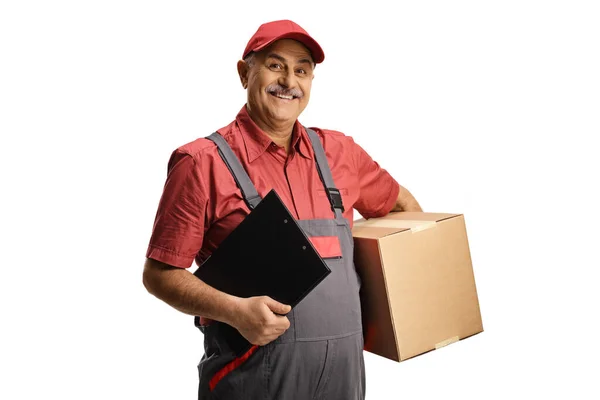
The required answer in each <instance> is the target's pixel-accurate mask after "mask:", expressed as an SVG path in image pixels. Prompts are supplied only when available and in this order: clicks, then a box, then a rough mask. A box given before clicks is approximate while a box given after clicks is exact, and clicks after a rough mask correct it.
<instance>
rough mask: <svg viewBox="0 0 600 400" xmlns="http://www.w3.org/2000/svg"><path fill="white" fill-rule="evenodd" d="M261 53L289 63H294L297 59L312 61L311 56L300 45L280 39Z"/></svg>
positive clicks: (304, 47)
mask: <svg viewBox="0 0 600 400" xmlns="http://www.w3.org/2000/svg"><path fill="white" fill-rule="evenodd" d="M263 53H264V55H265V57H266V56H268V55H269V54H271V53H276V54H277V55H279V56H281V57H284V58H286V59H288V60H289V61H295V60H299V59H306V58H308V59H309V60H311V61H312V55H311V54H310V51H309V50H308V49H307V48H306V46H304V45H303V44H302V43H300V42H298V41H296V40H292V39H280V40H277V41H275V42H273V43H272V44H271V45H269V46H268V47H266V48H265V49H263Z"/></svg>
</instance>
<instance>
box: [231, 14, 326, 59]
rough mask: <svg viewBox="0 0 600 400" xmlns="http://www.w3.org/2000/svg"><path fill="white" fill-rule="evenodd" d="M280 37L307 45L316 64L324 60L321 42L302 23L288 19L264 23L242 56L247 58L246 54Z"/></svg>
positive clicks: (258, 49) (262, 47)
mask: <svg viewBox="0 0 600 400" xmlns="http://www.w3.org/2000/svg"><path fill="white" fill-rule="evenodd" d="M279 39H294V40H297V41H299V42H300V43H302V44H303V45H305V46H306V48H308V50H309V51H310V53H311V55H312V58H313V61H314V62H315V64H318V63H320V62H323V60H324V59H325V54H324V53H323V49H321V46H319V43H317V42H316V41H315V39H313V38H312V37H310V35H309V34H308V32H306V31H305V30H304V29H302V27H301V26H300V25H298V24H296V23H295V22H293V21H290V20H287V19H286V20H281V21H272V22H267V23H266V24H262V25H261V26H260V27H259V28H258V30H257V31H256V33H255V34H254V36H252V37H251V38H250V41H249V42H248V44H247V45H246V49H245V50H244V55H243V56H242V58H246V56H247V55H248V54H250V53H251V52H253V51H260V50H262V49H264V48H265V47H267V46H268V45H270V44H271V43H273V42H274V41H276V40H279Z"/></svg>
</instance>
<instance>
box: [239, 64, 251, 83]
mask: <svg viewBox="0 0 600 400" xmlns="http://www.w3.org/2000/svg"><path fill="white" fill-rule="evenodd" d="M237 70H238V75H239V76H240V82H241V83H242V86H243V87H244V89H247V88H248V73H249V72H250V68H248V63H247V62H246V61H244V60H240V61H238V63H237Z"/></svg>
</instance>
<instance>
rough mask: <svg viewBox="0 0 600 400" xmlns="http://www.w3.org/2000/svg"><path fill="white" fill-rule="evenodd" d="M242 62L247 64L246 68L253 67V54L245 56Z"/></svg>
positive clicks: (254, 59)
mask: <svg viewBox="0 0 600 400" xmlns="http://www.w3.org/2000/svg"><path fill="white" fill-rule="evenodd" d="M244 61H245V62H246V64H248V68H252V67H254V63H255V61H256V57H255V55H254V52H251V53H250V54H248V55H247V56H246V58H244Z"/></svg>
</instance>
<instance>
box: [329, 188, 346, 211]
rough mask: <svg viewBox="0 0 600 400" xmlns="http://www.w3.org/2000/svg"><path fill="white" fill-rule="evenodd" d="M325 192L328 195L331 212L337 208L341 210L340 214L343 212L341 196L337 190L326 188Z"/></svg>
mask: <svg viewBox="0 0 600 400" xmlns="http://www.w3.org/2000/svg"><path fill="white" fill-rule="evenodd" d="M327 192H328V194H329V203H331V210H333V211H335V209H336V208H338V209H340V210H342V212H344V211H345V210H344V203H343V202H342V195H341V193H340V191H339V189H336V188H329V187H328V188H327Z"/></svg>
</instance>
